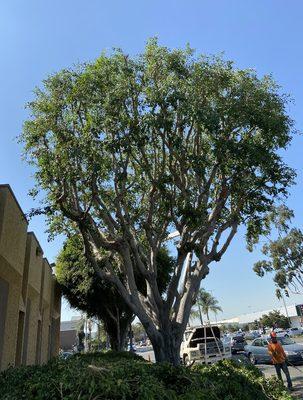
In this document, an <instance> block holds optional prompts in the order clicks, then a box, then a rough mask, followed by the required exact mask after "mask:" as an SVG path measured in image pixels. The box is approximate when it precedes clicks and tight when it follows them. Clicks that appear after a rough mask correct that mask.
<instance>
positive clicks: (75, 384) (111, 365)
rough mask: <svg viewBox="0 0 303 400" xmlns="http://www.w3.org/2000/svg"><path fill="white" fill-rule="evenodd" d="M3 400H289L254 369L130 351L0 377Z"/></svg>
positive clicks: (78, 358) (11, 371)
mask: <svg viewBox="0 0 303 400" xmlns="http://www.w3.org/2000/svg"><path fill="white" fill-rule="evenodd" d="M0 399H3V400H21V399H26V400H57V399H58V400H63V399H64V400H71V399H72V400H74V399H75V400H76V399H77V400H80V399H81V400H105V399H106V400H222V399H224V400H268V399H271V400H288V399H291V397H290V395H289V394H288V393H287V392H286V390H285V389H284V387H283V386H282V384H281V383H280V382H278V381H277V380H276V379H274V378H273V379H271V380H265V379H264V378H263V376H262V374H261V373H260V372H259V370H258V369H257V368H255V367H253V366H244V365H240V364H237V363H235V362H232V361H226V360H225V361H222V362H219V363H217V364H214V365H211V366H196V367H193V368H191V369H189V368H186V367H181V366H180V367H172V366H171V365H167V364H162V365H157V364H151V363H148V362H146V361H145V360H143V359H142V358H141V357H139V356H136V355H132V354H130V353H115V352H108V353H92V354H86V355H75V356H73V357H71V358H70V359H68V360H66V361H64V360H60V359H56V360H52V361H50V362H49V363H48V364H47V365H44V366H31V367H20V368H10V369H8V370H7V371H5V372H3V373H2V374H0Z"/></svg>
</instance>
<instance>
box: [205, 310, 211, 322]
mask: <svg viewBox="0 0 303 400" xmlns="http://www.w3.org/2000/svg"><path fill="white" fill-rule="evenodd" d="M206 316H207V321H208V322H210V321H209V313H208V311H206Z"/></svg>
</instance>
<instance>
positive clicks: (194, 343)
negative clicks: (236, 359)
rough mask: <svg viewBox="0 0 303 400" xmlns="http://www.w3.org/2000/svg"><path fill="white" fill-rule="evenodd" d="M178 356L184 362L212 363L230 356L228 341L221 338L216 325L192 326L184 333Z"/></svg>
mask: <svg viewBox="0 0 303 400" xmlns="http://www.w3.org/2000/svg"><path fill="white" fill-rule="evenodd" d="M180 357H181V359H182V361H183V362H184V364H191V363H192V362H196V363H199V364H213V363H215V362H216V361H219V360H224V359H226V358H231V351H230V342H228V343H227V342H223V341H222V340H221V334H220V329H219V327H218V326H216V325H210V326H197V327H193V328H190V329H187V330H186V331H185V333H184V338H183V342H182V343H181V351H180Z"/></svg>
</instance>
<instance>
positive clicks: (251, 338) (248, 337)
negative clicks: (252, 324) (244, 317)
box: [244, 331, 261, 340]
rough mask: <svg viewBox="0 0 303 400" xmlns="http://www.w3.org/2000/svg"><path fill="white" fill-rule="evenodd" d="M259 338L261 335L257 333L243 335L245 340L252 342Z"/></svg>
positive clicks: (251, 332)
mask: <svg viewBox="0 0 303 400" xmlns="http://www.w3.org/2000/svg"><path fill="white" fill-rule="evenodd" d="M260 336H261V333H260V332H258V331H250V332H246V333H245V335H244V338H245V340H254V339H257V338H258V337H260Z"/></svg>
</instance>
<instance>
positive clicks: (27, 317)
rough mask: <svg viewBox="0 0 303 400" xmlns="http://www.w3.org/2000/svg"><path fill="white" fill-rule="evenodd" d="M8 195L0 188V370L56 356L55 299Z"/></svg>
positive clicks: (50, 278) (37, 250) (51, 280)
mask: <svg viewBox="0 0 303 400" xmlns="http://www.w3.org/2000/svg"><path fill="white" fill-rule="evenodd" d="M27 227H28V223H27V220H26V217H25V215H24V214H23V212H22V210H21V208H20V206H19V204H18V202H17V200H16V198H15V196H14V193H13V192H12V189H11V188H10V186H9V185H0V370H4V369H6V368H7V367H8V366H10V365H15V366H18V365H21V364H22V365H30V364H43V363H45V362H47V361H48V360H49V359H50V358H51V357H52V356H56V355H57V354H58V351H59V333H60V312H61V293H60V290H59V286H58V284H57V281H56V279H55V276H54V275H53V274H52V268H51V266H50V264H49V263H48V261H47V259H46V258H43V251H42V249H41V246H40V244H39V242H38V240H37V238H36V236H35V234H34V233H33V232H27Z"/></svg>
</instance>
